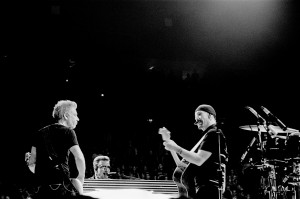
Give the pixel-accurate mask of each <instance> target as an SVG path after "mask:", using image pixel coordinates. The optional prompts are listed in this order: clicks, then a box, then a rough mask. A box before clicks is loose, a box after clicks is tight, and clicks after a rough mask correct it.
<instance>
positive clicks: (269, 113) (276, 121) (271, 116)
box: [261, 106, 287, 131]
mask: <svg viewBox="0 0 300 199" xmlns="http://www.w3.org/2000/svg"><path fill="white" fill-rule="evenodd" d="M261 109H262V110H263V111H264V112H265V113H266V114H267V115H268V116H269V118H271V119H272V120H274V121H275V123H277V125H278V126H279V127H280V128H282V130H284V131H285V130H287V127H286V126H285V125H284V124H283V123H282V121H280V120H279V119H278V118H277V117H276V116H275V115H273V114H272V113H271V112H270V111H269V110H268V109H266V108H265V107H263V106H261Z"/></svg>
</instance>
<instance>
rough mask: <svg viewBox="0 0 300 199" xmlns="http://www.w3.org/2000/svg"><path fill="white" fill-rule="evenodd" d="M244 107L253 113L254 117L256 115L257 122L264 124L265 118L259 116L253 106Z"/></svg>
mask: <svg viewBox="0 0 300 199" xmlns="http://www.w3.org/2000/svg"><path fill="white" fill-rule="evenodd" d="M245 108H246V109H248V110H249V111H251V113H253V115H255V117H257V119H258V123H259V124H266V120H265V119H264V118H263V117H262V116H260V115H259V114H258V113H257V112H256V111H255V110H254V109H253V108H251V107H250V106H246V107H245Z"/></svg>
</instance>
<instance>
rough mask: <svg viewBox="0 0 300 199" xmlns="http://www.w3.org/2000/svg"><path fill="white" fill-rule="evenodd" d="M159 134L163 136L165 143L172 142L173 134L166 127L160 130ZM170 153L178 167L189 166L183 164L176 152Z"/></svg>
mask: <svg viewBox="0 0 300 199" xmlns="http://www.w3.org/2000/svg"><path fill="white" fill-rule="evenodd" d="M158 133H159V134H161V136H162V139H163V141H164V142H169V141H170V140H171V132H170V131H169V130H168V129H166V128H165V127H162V128H160V129H159V130H158ZM172 142H173V141H172ZM170 152H171V155H172V157H173V159H174V161H175V163H176V166H177V167H186V166H187V164H185V163H184V162H182V160H180V159H179V157H178V155H177V153H176V152H175V151H173V150H170Z"/></svg>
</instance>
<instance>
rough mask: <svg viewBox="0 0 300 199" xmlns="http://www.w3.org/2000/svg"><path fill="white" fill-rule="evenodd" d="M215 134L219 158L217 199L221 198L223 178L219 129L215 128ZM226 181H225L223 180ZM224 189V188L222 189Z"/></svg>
mask: <svg viewBox="0 0 300 199" xmlns="http://www.w3.org/2000/svg"><path fill="white" fill-rule="evenodd" d="M217 133H218V147H219V150H218V153H219V154H218V156H219V169H218V180H219V184H218V194H219V199H222V198H223V190H222V183H223V176H222V166H221V163H222V162H221V132H220V131H219V129H218V128H217ZM224 170H225V169H224ZM224 180H226V179H224ZM224 188H225V187H224Z"/></svg>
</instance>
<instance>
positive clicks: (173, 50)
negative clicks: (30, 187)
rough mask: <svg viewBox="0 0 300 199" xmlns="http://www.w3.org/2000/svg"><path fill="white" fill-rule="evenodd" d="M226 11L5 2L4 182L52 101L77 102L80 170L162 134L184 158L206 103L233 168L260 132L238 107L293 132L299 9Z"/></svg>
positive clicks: (90, 0)
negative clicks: (271, 117)
mask: <svg viewBox="0 0 300 199" xmlns="http://www.w3.org/2000/svg"><path fill="white" fill-rule="evenodd" d="M251 2H252V3H251ZM225 3H226V1H214V0H213V1H204V0H203V1H201V0H200V1H192V0H185V1H176V0H174V1H163V0H153V1H152V0H149V1H147V0H141V1H133V0H132V1H131V0H128V1H127V0H123V1H114V0H111V1H106V0H103V1H101V0H85V1H76V0H74V1H64V0H57V1H54V0H53V1H38V2H35V1H26V2H16V1H1V7H0V13H1V16H0V18H1V38H0V42H1V44H0V50H1V93H2V95H1V96H2V97H1V98H2V100H3V102H2V108H1V109H2V110H3V111H2V118H3V119H2V120H1V121H2V122H3V123H2V127H3V129H2V131H1V151H2V154H3V156H2V161H1V168H2V169H1V176H2V177H5V178H8V179H12V178H13V177H18V169H19V168H20V165H22V164H23V161H24V153H25V152H26V151H29V150H30V148H29V141H30V139H29V136H30V134H31V133H32V132H34V131H36V130H38V129H39V128H41V127H43V126H44V125H47V124H49V123H50V122H52V120H51V113H52V108H53V106H54V105H55V103H56V102H57V101H58V100H60V99H70V100H74V101H76V102H77V103H78V114H79V118H80V121H79V124H78V126H77V128H76V132H77V135H78V139H79V142H80V145H81V147H82V150H83V152H84V153H85V155H86V158H87V164H90V163H89V161H90V160H91V156H92V154H93V153H95V152H96V153H99V152H101V151H103V150H105V148H110V149H113V150H117V151H118V150H119V153H120V154H122V150H123V149H124V148H126V146H127V140H130V139H133V140H134V141H135V142H136V143H139V145H141V146H143V144H144V143H147V145H152V146H153V147H155V146H157V147H159V146H160V145H161V139H160V136H159V135H157V130H158V128H159V127H162V126H165V127H167V128H168V129H170V130H171V132H172V137H173V138H174V140H175V141H177V143H178V144H179V145H181V146H183V147H185V148H192V146H193V145H194V143H195V140H196V139H199V137H198V134H197V132H198V131H197V129H196V126H194V125H193V122H194V110H195V108H196V107H197V106H198V105H199V104H202V103H206V104H211V105H212V106H213V107H214V108H215V109H216V112H217V119H218V121H219V122H220V125H221V127H222V128H223V131H224V133H225V135H226V137H227V141H228V147H229V152H230V154H231V159H230V160H231V163H232V165H238V164H239V160H240V157H241V155H242V153H243V152H244V151H245V149H246V147H247V145H248V144H249V142H250V141H251V139H252V137H253V136H255V135H256V134H257V133H256V132H250V131H245V130H241V129H240V128H239V126H241V125H248V124H256V121H257V120H256V118H255V116H254V115H253V114H252V113H251V112H250V111H249V110H247V109H245V106H251V107H253V108H254V109H255V110H256V111H257V112H258V113H259V114H260V115H262V116H263V117H265V118H267V117H266V116H265V114H264V112H262V110H261V109H260V106H265V107H266V108H268V109H269V110H270V111H271V112H272V113H273V114H275V115H276V116H277V117H278V118H279V119H280V120H281V121H282V122H283V123H284V124H285V125H287V126H288V127H291V128H295V129H299V128H300V127H299V121H298V120H299V116H298V113H299V108H300V107H299V105H298V101H299V97H298V92H299V90H298V85H299V82H298V74H299V73H298V68H299V62H298V59H299V5H298V3H297V2H296V1H289V0H282V1H279V0H265V1H264V0H261V1H238V0H236V1H232V0H231V1H227V3H228V4H227V5H225ZM214 6H216V7H214ZM264 9H266V10H264ZM251 12H253V13H251ZM236 13H237V14H236ZM244 14H245V15H244ZM264 20H266V21H267V22H265V21H264ZM268 20H269V21H268ZM66 80H68V81H66ZM102 94H104V96H102ZM149 136H150V137H151V140H150V141H151V142H150V143H149V140H147V138H148V137H149ZM108 137H109V138H110V139H111V140H110V141H108V140H109V139H108Z"/></svg>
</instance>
